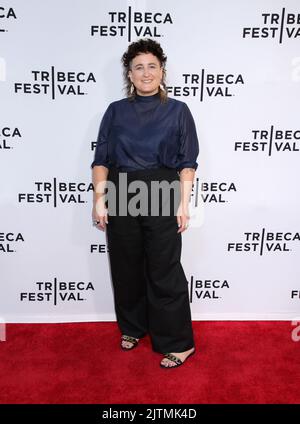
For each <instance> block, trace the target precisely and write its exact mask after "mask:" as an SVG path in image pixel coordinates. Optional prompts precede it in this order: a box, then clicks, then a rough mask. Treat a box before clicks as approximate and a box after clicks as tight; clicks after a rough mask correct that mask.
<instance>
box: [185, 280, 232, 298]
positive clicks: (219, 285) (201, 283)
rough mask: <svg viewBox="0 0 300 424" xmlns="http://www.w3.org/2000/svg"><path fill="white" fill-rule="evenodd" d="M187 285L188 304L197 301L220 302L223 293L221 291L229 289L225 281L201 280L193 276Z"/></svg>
mask: <svg viewBox="0 0 300 424" xmlns="http://www.w3.org/2000/svg"><path fill="white" fill-rule="evenodd" d="M189 284H190V288H189V295H190V303H193V301H194V300H199V299H205V300H207V299H208V300H220V299H222V294H223V292H224V291H223V289H230V286H229V283H228V281H227V280H219V279H214V280H201V279H197V278H196V277H195V276H194V275H192V276H191V279H190V282H189ZM225 291H226V290H225ZM226 292H227V291H226ZM224 293H225V292H224Z"/></svg>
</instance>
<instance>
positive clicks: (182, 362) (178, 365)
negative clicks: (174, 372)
mask: <svg viewBox="0 0 300 424" xmlns="http://www.w3.org/2000/svg"><path fill="white" fill-rule="evenodd" d="M195 352H196V349H194V350H193V351H192V352H191V353H189V354H188V356H187V357H186V358H185V360H184V361H182V360H181V359H180V358H177V356H175V355H173V354H172V353H166V354H165V355H164V357H165V358H167V359H170V361H172V362H175V364H176V365H171V366H170V367H169V366H168V365H163V364H162V363H160V366H161V368H177V367H180V365H183V364H184V363H185V362H186V360H187V359H188V358H189V357H190V356H192V355H193V354H194V353H195Z"/></svg>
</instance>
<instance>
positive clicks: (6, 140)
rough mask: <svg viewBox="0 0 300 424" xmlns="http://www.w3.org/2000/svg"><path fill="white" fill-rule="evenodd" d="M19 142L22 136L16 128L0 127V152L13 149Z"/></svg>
mask: <svg viewBox="0 0 300 424" xmlns="http://www.w3.org/2000/svg"><path fill="white" fill-rule="evenodd" d="M21 140H22V134H21V131H20V130H19V129H18V128H17V127H8V126H5V127H2V128H1V127H0V151H1V150H3V151H4V150H11V149H13V148H14V147H15V146H17V145H18V144H19V143H20V141H21Z"/></svg>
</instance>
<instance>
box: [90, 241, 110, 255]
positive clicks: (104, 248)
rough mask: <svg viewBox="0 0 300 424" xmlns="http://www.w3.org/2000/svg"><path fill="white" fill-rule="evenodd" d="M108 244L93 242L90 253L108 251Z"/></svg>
mask: <svg viewBox="0 0 300 424" xmlns="http://www.w3.org/2000/svg"><path fill="white" fill-rule="evenodd" d="M107 252H108V246H107V245H106V244H100V243H97V244H95V243H92V244H91V245H90V253H107Z"/></svg>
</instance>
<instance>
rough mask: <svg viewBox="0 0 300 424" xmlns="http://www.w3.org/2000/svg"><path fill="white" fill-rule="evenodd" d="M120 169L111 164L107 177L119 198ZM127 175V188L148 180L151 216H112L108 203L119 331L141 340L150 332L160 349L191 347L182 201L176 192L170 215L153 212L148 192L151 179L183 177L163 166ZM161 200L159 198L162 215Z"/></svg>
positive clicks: (109, 237) (109, 234) (109, 244)
mask: <svg viewBox="0 0 300 424" xmlns="http://www.w3.org/2000/svg"><path fill="white" fill-rule="evenodd" d="M120 172H122V171H120V170H117V169H116V168H110V170H109V173H108V177H107V180H108V181H111V182H113V183H114V185H115V186H116V197H117V199H119V195H120V193H119V192H120V185H119V174H120ZM125 174H126V177H127V187H128V185H129V184H130V183H131V182H132V181H135V180H141V181H144V182H145V183H146V184H147V187H148V188H149V190H148V194H147V196H148V200H149V209H148V213H149V214H148V215H145V216H143V215H141V214H140V215H137V216H131V215H130V214H127V215H126V216H121V215H120V214H119V212H118V211H119V210H117V213H116V214H115V215H110V204H109V201H108V215H109V216H108V225H107V227H106V228H107V229H106V234H107V244H108V252H109V260H110V270H111V278H112V283H113V289H114V290H113V291H114V301H115V311H116V317H117V322H118V326H119V329H120V331H121V333H122V334H126V335H128V336H132V337H136V338H142V337H144V336H145V335H146V334H147V333H149V335H150V338H151V343H152V349H153V350H154V351H155V352H159V353H168V352H183V351H186V350H188V349H191V348H192V347H193V346H194V339H193V330H192V322H191V311H190V303H189V296H188V282H187V279H186V276H185V273H184V270H183V268H182V265H181V262H180V256H181V247H182V238H181V233H177V231H178V225H177V218H176V213H175V214H174V210H175V211H177V208H178V205H179V203H178V202H176V196H175V194H174V196H171V198H170V214H169V216H162V214H161V215H159V216H151V214H150V210H151V209H150V208H151V195H150V194H149V193H151V190H150V184H151V181H162V180H165V181H167V182H169V183H171V182H172V181H175V180H177V181H178V184H177V187H180V184H179V176H178V174H177V172H176V170H174V169H170V168H164V167H162V168H155V169H149V170H137V171H130V172H126V173H124V172H123V176H124V175H125ZM122 187H123V188H122V190H124V186H122ZM178 189H179V190H180V188H178ZM177 194H178V193H177ZM179 194H180V191H179ZM121 195H124V193H121ZM134 195H136V193H135V194H134V193H129V194H127V196H128V203H129V201H130V199H131V198H132V197H133V196H134ZM177 198H178V197H177ZM179 198H180V196H179ZM162 202H163V200H162V199H160V200H159V208H160V209H159V210H160V213H161V211H162ZM118 207H119V201H117V209H118ZM114 213H115V212H114Z"/></svg>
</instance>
